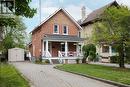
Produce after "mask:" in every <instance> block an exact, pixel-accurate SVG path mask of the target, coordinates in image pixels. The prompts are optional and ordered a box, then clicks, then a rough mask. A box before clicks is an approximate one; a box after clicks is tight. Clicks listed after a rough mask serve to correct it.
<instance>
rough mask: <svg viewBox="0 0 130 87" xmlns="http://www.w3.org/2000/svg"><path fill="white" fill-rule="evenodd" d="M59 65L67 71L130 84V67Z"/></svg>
mask: <svg viewBox="0 0 130 87" xmlns="http://www.w3.org/2000/svg"><path fill="white" fill-rule="evenodd" d="M57 67H58V68H59V69H63V70H65V71H71V72H76V73H82V74H86V75H89V76H94V77H98V78H103V79H106V80H112V81H115V82H119V83H123V84H127V85H130V69H122V68H116V67H108V66H101V65H90V64H68V65H67V64H65V65H59V66H57Z"/></svg>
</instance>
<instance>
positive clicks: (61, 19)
mask: <svg viewBox="0 0 130 87" xmlns="http://www.w3.org/2000/svg"><path fill="white" fill-rule="evenodd" d="M81 30H82V28H81V26H80V25H79V24H78V23H77V22H76V21H75V20H74V18H72V16H70V14H69V13H68V12H67V11H66V10H65V9H63V8H60V9H58V10H57V11H55V12H54V13H53V14H52V15H50V16H49V17H48V18H47V19H45V20H44V21H43V22H42V23H41V24H40V25H38V26H37V27H36V28H35V29H34V30H32V32H31V33H32V42H31V43H30V44H29V49H30V52H31V55H32V56H33V57H35V58H38V57H40V56H42V59H49V60H50V62H51V63H53V62H52V60H53V59H60V61H61V60H62V63H64V62H69V60H73V59H76V58H79V56H81V46H82V42H83V39H82V38H80V31H81Z"/></svg>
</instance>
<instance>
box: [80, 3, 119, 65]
mask: <svg viewBox="0 0 130 87" xmlns="http://www.w3.org/2000/svg"><path fill="white" fill-rule="evenodd" d="M111 6H118V3H117V2H116V1H114V2H112V3H109V4H108V5H106V6H104V7H102V8H99V9H97V10H95V11H93V12H92V13H90V14H89V15H88V16H87V17H86V18H85V17H82V19H81V20H80V21H79V24H80V25H81V27H82V28H83V30H81V37H82V38H86V39H85V41H84V44H89V43H93V42H92V40H91V37H92V31H93V28H94V23H96V22H97V21H100V20H101V19H100V16H101V14H102V13H103V12H104V10H105V9H106V8H109V7H111ZM84 13H85V10H84V9H82V14H84ZM83 18H85V19H83ZM97 53H98V54H99V55H100V56H101V57H102V59H101V61H102V62H110V56H114V55H116V53H115V50H114V48H113V47H112V46H111V45H109V44H106V43H101V44H99V45H97Z"/></svg>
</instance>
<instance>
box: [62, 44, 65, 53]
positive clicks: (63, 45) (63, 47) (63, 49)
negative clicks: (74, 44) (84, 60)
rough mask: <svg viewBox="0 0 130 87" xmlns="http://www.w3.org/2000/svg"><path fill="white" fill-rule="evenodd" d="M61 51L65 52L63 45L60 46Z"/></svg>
mask: <svg viewBox="0 0 130 87" xmlns="http://www.w3.org/2000/svg"><path fill="white" fill-rule="evenodd" d="M61 51H63V52H64V51H65V44H61Z"/></svg>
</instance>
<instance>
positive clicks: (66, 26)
mask: <svg viewBox="0 0 130 87" xmlns="http://www.w3.org/2000/svg"><path fill="white" fill-rule="evenodd" d="M64 26H66V30H67V33H66V34H65V33H64ZM68 31H69V28H68V26H67V25H63V26H62V33H63V35H68Z"/></svg>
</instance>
